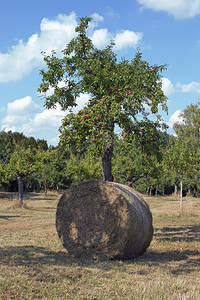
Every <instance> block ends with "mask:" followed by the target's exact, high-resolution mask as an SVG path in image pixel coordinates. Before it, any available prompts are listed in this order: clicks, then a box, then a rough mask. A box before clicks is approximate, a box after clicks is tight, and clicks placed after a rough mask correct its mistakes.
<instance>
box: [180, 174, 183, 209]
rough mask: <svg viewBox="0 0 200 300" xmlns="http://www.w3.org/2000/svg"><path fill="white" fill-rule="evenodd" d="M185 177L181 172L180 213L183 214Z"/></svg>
mask: <svg viewBox="0 0 200 300" xmlns="http://www.w3.org/2000/svg"><path fill="white" fill-rule="evenodd" d="M182 203H183V177H182V173H180V213H181V214H182V211H183V206H182Z"/></svg>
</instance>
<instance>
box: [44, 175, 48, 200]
mask: <svg viewBox="0 0 200 300" xmlns="http://www.w3.org/2000/svg"><path fill="white" fill-rule="evenodd" d="M44 194H45V196H47V179H46V178H45V179H44Z"/></svg>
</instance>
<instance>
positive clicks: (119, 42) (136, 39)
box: [114, 30, 143, 50]
mask: <svg viewBox="0 0 200 300" xmlns="http://www.w3.org/2000/svg"><path fill="white" fill-rule="evenodd" d="M142 38H143V33H142V32H133V31H130V30H122V31H120V32H118V33H117V34H116V36H115V38H114V42H115V47H114V49H115V50H121V49H123V48H126V47H132V48H137V47H138V45H139V43H140V41H141V40H142Z"/></svg>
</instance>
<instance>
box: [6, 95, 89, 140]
mask: <svg viewBox="0 0 200 300" xmlns="http://www.w3.org/2000/svg"><path fill="white" fill-rule="evenodd" d="M89 98H90V97H89V95H88V94H81V95H80V97H78V98H77V104H78V105H77V106H76V107H75V108H74V109H73V111H74V112H75V113H77V112H78V110H80V109H82V108H83V107H84V106H85V104H86V103H87V101H88V100H89ZM66 113H67V112H66V111H63V110H62V109H61V107H60V105H56V108H55V109H49V110H47V109H43V108H42V107H40V106H39V105H37V104H36V103H35V102H34V101H33V100H32V98H31V97H30V96H27V97H24V98H22V99H17V100H15V101H13V102H10V103H8V105H7V115H6V117H5V118H4V119H3V120H2V130H4V131H6V132H7V131H9V130H11V131H17V132H23V133H24V134H25V135H26V136H34V137H35V138H43V139H45V140H47V141H48V143H49V144H51V145H52V144H53V145H57V144H58V141H59V137H58V136H59V132H58V128H59V127H60V125H61V122H62V119H63V118H64V116H65V115H66Z"/></svg>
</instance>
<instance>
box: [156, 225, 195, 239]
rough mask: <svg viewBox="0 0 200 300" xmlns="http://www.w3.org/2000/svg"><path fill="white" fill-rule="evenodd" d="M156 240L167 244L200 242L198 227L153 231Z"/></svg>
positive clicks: (166, 228)
mask: <svg viewBox="0 0 200 300" xmlns="http://www.w3.org/2000/svg"><path fill="white" fill-rule="evenodd" d="M154 237H155V238H156V239H157V240H161V241H168V242H178V241H179V242H195V241H200V225H191V226H182V227H163V228H162V229H159V230H158V229H155V230H154Z"/></svg>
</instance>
